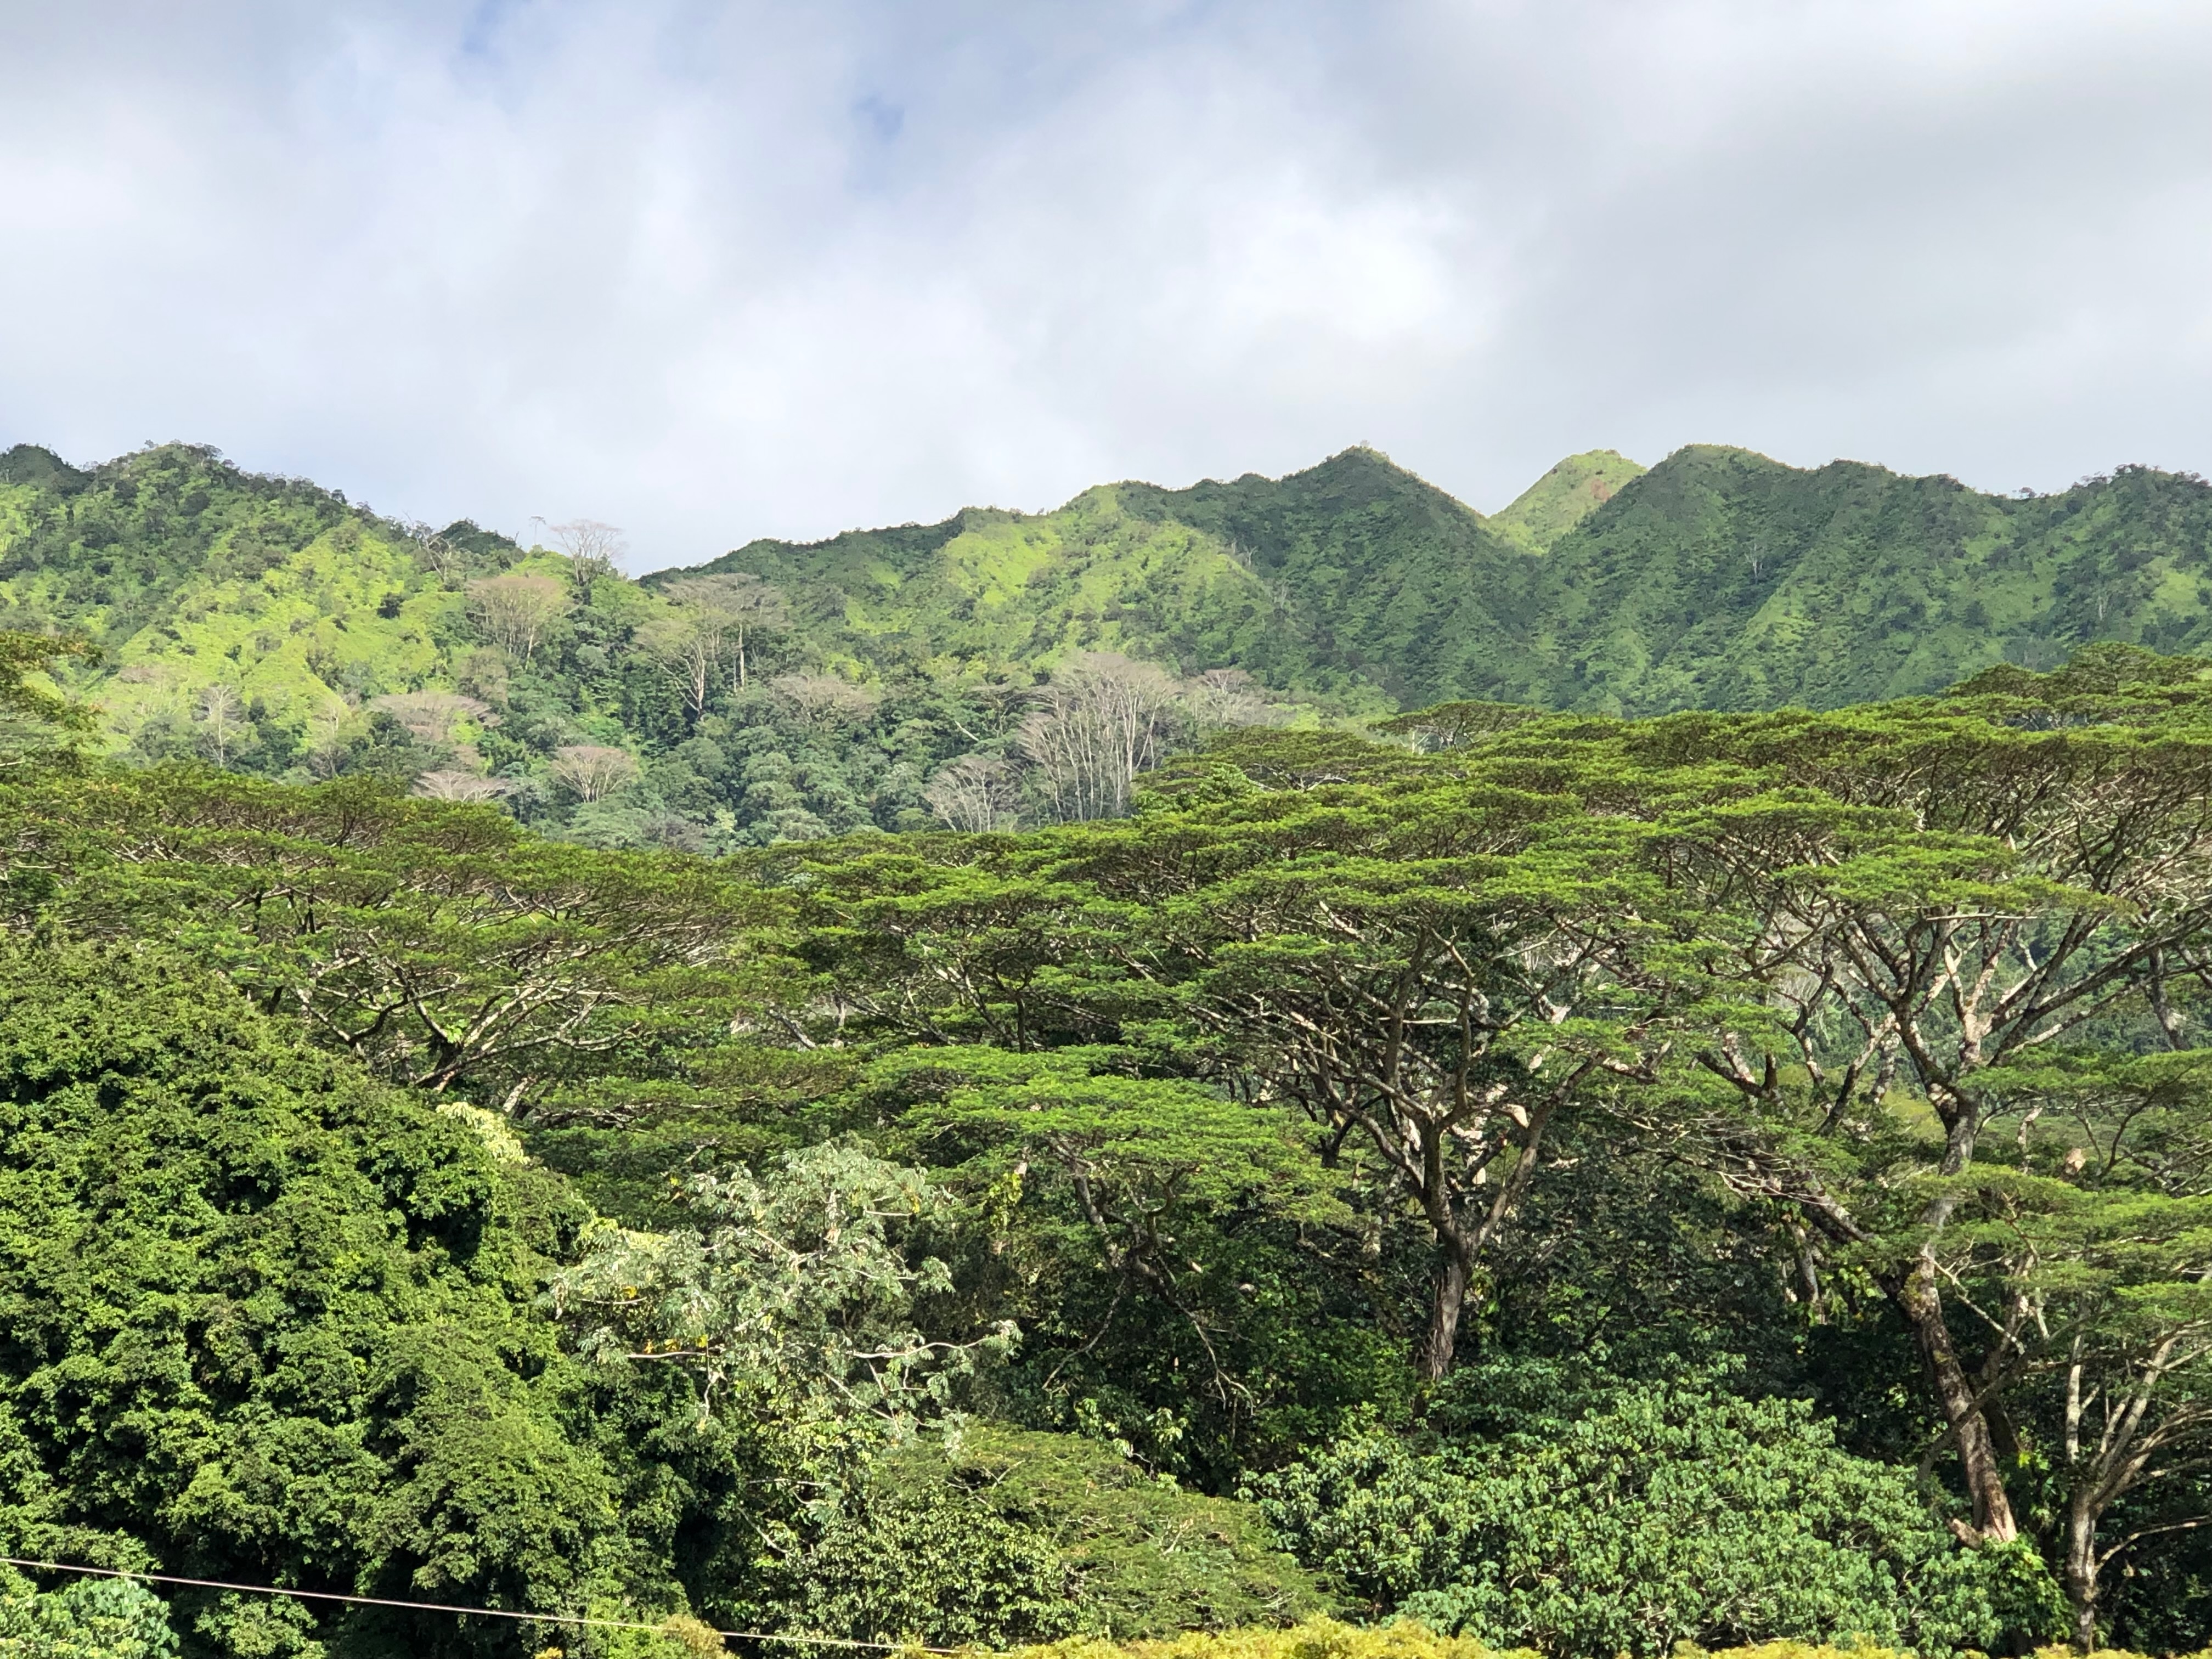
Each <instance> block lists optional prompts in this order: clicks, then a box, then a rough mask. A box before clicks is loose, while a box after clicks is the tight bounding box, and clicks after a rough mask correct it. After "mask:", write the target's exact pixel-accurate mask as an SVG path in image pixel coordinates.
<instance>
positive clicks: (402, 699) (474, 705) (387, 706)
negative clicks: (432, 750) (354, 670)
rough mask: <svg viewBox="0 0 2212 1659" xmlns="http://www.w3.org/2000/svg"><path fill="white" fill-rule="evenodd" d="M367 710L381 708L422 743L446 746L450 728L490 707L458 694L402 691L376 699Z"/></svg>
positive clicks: (454, 692)
mask: <svg viewBox="0 0 2212 1659" xmlns="http://www.w3.org/2000/svg"><path fill="white" fill-rule="evenodd" d="M369 707H370V708H381V709H382V710H384V711H385V712H386V714H390V715H391V716H392V719H394V720H398V722H399V723H400V724H401V725H402V726H405V727H406V728H407V729H408V731H409V732H411V733H412V734H413V735H414V736H416V737H417V738H421V739H422V741H423V742H424V743H448V742H451V741H452V739H453V727H454V726H457V725H458V724H459V722H460V721H461V720H462V719H463V718H464V717H465V718H467V719H469V720H478V719H481V718H482V717H483V715H485V714H489V712H490V705H489V704H488V703H484V702H479V701H477V699H476V698H474V697H465V696H462V695H461V694H460V693H459V692H458V691H401V692H397V693H394V694H393V695H392V696H383V697H376V698H374V699H372V700H371V701H370V703H369Z"/></svg>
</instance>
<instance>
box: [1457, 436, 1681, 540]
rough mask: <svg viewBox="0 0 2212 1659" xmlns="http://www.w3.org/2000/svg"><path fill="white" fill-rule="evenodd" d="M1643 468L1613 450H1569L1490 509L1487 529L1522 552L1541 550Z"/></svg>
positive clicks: (1610, 498)
mask: <svg viewBox="0 0 2212 1659" xmlns="http://www.w3.org/2000/svg"><path fill="white" fill-rule="evenodd" d="M1643 476H1644V468H1643V467H1642V466H1640V465H1638V464H1637V463H1636V462H1634V461H1632V460H1630V459H1628V457H1626V455H1623V454H1621V453H1620V452H1619V451H1618V450H1613V449H1586V450H1584V451H1583V453H1581V454H1579V455H1570V456H1568V457H1567V458H1566V459H1565V460H1564V461H1561V462H1560V463H1559V465H1556V466H1554V467H1553V469H1552V470H1551V471H1549V472H1547V473H1546V474H1545V475H1544V476H1543V477H1541V478H1539V479H1537V480H1536V482H1535V483H1532V484H1530V485H1529V486H1528V489H1524V490H1522V492H1521V493H1520V495H1516V497H1514V499H1513V502H1512V504H1511V505H1510V506H1509V507H1505V508H1504V510H1503V511H1502V512H1498V513H1492V515H1491V517H1490V519H1489V520H1488V522H1489V525H1490V527H1491V529H1492V530H1493V531H1495V532H1497V533H1498V535H1500V536H1502V537H1504V538H1505V539H1506V540H1507V541H1509V542H1510V543H1512V544H1513V545H1514V546H1516V547H1517V548H1520V549H1521V550H1522V551H1523V552H1528V553H1541V552H1544V551H1546V550H1547V549H1549V548H1550V547H1551V545H1552V544H1553V543H1554V542H1556V541H1557V540H1559V538H1560V537H1562V536H1564V535H1565V534H1566V533H1567V532H1569V531H1570V530H1572V529H1573V528H1574V527H1575V526H1577V525H1578V524H1580V523H1581V522H1582V521H1583V520H1584V519H1586V518H1588V517H1589V515H1590V514H1591V513H1595V512H1596V511H1597V510H1598V508H1600V507H1603V506H1604V505H1605V504H1606V503H1607V501H1611V500H1612V499H1613V496H1614V495H1617V494H1618V493H1620V490H1621V489H1623V488H1625V487H1626V485H1628V484H1630V483H1634V482H1635V481H1636V480H1637V479H1638V478H1640V477H1643Z"/></svg>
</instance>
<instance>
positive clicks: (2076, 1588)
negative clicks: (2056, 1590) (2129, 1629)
mask: <svg viewBox="0 0 2212 1659" xmlns="http://www.w3.org/2000/svg"><path fill="white" fill-rule="evenodd" d="M2086 1497H2087V1494H2083V1493H2077V1494H2076V1495H2075V1498H2074V1503H2073V1505H2072V1507H2071V1508H2070V1509H2069V1510H2068V1511H2067V1515H2066V1572H2065V1578H2066V1599H2067V1600H2068V1601H2071V1602H2072V1603H2073V1604H2074V1650H2075V1652H2076V1653H2093V1652H2094V1651H2095V1650H2096V1647H2097V1515H2096V1511H2095V1510H2093V1509H2092V1508H2091V1507H2090V1506H2089V1504H2087V1502H2086V1501H2085V1499H2086Z"/></svg>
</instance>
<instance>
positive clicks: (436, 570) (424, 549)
mask: <svg viewBox="0 0 2212 1659" xmlns="http://www.w3.org/2000/svg"><path fill="white" fill-rule="evenodd" d="M407 534H408V537H409V538H410V540H411V541H413V542H414V544H415V556H416V558H418V559H420V560H421V561H422V562H423V563H424V564H425V565H427V566H428V567H429V568H430V571H431V574H434V575H435V576H436V577H437V578H438V580H440V581H441V582H455V581H458V580H459V579H460V576H461V573H462V571H463V570H464V569H465V568H466V566H467V557H466V556H465V554H464V553H463V552H462V551H461V550H460V549H459V548H458V547H456V546H454V545H453V543H451V542H449V541H447V539H446V538H445V537H443V536H442V535H441V534H439V532H436V531H435V530H433V529H431V528H430V526H428V525H427V524H410V525H409V526H407Z"/></svg>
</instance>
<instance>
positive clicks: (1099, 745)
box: [1021, 651, 1181, 821]
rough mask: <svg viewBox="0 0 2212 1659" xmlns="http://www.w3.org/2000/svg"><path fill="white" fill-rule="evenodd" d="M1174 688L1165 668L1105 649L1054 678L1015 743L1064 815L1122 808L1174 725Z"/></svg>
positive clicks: (1105, 814) (1156, 758)
mask: <svg viewBox="0 0 2212 1659" xmlns="http://www.w3.org/2000/svg"><path fill="white" fill-rule="evenodd" d="M1180 690H1181V688H1180V687H1179V686H1178V685H1177V684H1176V681H1175V679H1174V678H1173V677H1172V676H1170V674H1168V673H1167V671H1165V670H1164V669H1161V668H1159V667H1158V666H1156V665H1153V664H1152V663H1148V662H1137V661H1133V660H1132V659H1129V658H1127V657H1124V656H1121V655H1118V654H1116V653H1112V652H1106V651H1097V652H1089V653H1085V654H1084V655H1082V656H1079V657H1077V658H1076V659H1074V660H1073V662H1071V663H1069V664H1068V665H1066V666H1065V667H1063V668H1062V669H1060V671H1058V672H1056V673H1055V674H1054V676H1053V678H1052V684H1050V685H1049V686H1048V687H1047V688H1045V690H1043V692H1042V696H1041V700H1040V706H1039V707H1038V708H1036V709H1034V710H1033V711H1031V713H1030V716H1029V718H1028V719H1027V720H1024V721H1023V722H1022V732H1021V742H1022V750H1023V752H1024V753H1025V754H1026V755H1028V757H1030V760H1031V761H1033V762H1034V763H1036V768H1037V770H1038V773H1039V774H1040V775H1042V777H1043V779H1044V781H1045V785H1046V787H1047V788H1048V789H1049V790H1050V792H1051V794H1052V801H1053V810H1054V812H1055V813H1056V814H1057V815H1058V816H1059V817H1060V818H1061V819H1062V820H1063V821H1074V820H1079V819H1084V818H1104V817H1115V816H1116V815H1117V814H1119V813H1121V812H1124V811H1127V810H1128V805H1129V785H1130V783H1131V781H1133V779H1134V778H1135V777H1136V775H1137V774H1138V773H1139V772H1141V771H1144V770H1146V769H1147V768H1149V767H1152V766H1153V765H1156V764H1158V762H1159V760H1160V759H1161V757H1162V754H1163V751H1164V746H1165V744H1166V743H1167V741H1168V739H1169V738H1170V735H1171V734H1172V732H1173V731H1174V728H1175V726H1176V720H1177V718H1178V714H1179V710H1178V696H1179V693H1180Z"/></svg>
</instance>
